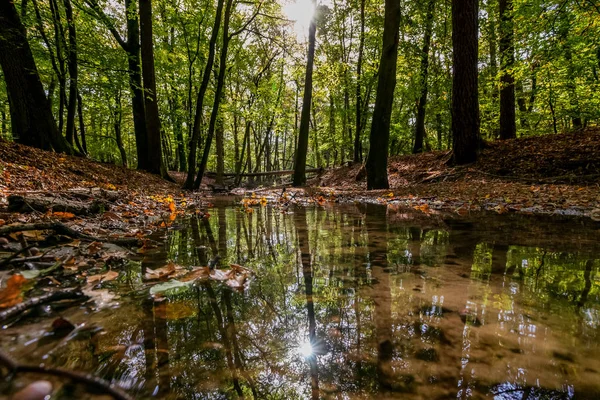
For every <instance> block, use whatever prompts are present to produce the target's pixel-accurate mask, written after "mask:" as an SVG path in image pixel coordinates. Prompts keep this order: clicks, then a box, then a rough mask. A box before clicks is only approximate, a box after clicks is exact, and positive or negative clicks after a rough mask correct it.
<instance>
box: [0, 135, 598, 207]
mask: <svg viewBox="0 0 600 400" xmlns="http://www.w3.org/2000/svg"><path fill="white" fill-rule="evenodd" d="M450 156H451V154H450V152H448V151H436V152H429V153H425V154H420V155H408V156H396V157H392V158H391V159H390V162H389V169H388V172H389V181H390V190H383V191H366V190H365V189H366V180H365V177H364V169H362V166H361V165H353V166H345V167H339V168H335V169H330V170H327V171H326V172H325V173H324V174H322V175H321V176H319V177H317V178H315V179H313V180H312V181H311V182H310V184H311V186H312V187H311V188H309V189H308V190H306V191H303V190H300V191H298V190H290V191H289V192H290V193H291V192H295V193H297V195H296V197H295V198H297V199H300V198H305V199H309V200H310V199H319V196H322V198H325V199H328V201H329V200H331V199H335V201H342V200H350V201H378V202H382V203H388V204H400V205H403V206H409V207H416V208H419V209H422V210H424V211H427V210H428V209H445V210H450V211H456V212H457V213H459V214H461V213H464V212H470V211H472V210H480V209H484V210H493V211H495V212H498V213H504V212H508V211H518V212H522V213H532V214H548V213H549V214H567V215H579V216H582V215H583V216H591V217H593V218H600V129H598V128H596V129H588V130H587V131H586V132H579V133H571V134H562V135H554V136H543V137H532V138H526V139H515V140H507V141H502V142H500V141H498V142H494V143H489V144H486V146H485V149H484V150H483V151H482V154H481V157H480V160H479V161H478V162H477V163H475V164H472V165H467V166H459V167H452V166H449V162H448V161H449V158H450ZM361 169H362V170H361ZM357 175H358V176H359V178H360V179H358V180H357ZM361 175H362V176H361ZM171 176H172V177H173V178H174V179H175V180H176V181H177V182H176V183H171V182H167V181H165V180H162V179H160V178H159V177H157V176H155V175H151V174H147V173H143V172H139V171H135V170H130V169H127V168H123V167H119V166H115V165H111V164H103V163H99V162H95V161H91V160H88V159H84V158H80V157H73V156H65V155H61V154H56V153H51V152H46V151H42V150H38V149H34V148H30V147H26V146H21V145H18V144H14V143H9V142H6V141H2V140H0V197H4V199H5V198H6V197H5V196H7V195H9V194H11V193H15V192H19V191H46V192H53V191H61V190H65V189H69V188H75V187H100V188H104V189H113V190H114V189H116V190H122V191H126V192H129V193H132V192H134V193H144V194H147V195H150V194H162V195H177V194H179V193H180V192H181V183H182V181H183V179H184V174H182V173H172V174H171ZM204 183H205V184H206V183H209V182H206V181H205V182H204ZM205 193H206V192H205ZM239 193H241V194H243V193H245V192H244V191H240V192H239ZM277 193H278V192H275V191H272V193H271V196H276V195H277ZM264 194H265V195H267V194H268V193H264ZM319 202H321V200H319Z"/></svg>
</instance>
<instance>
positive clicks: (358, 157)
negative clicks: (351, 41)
mask: <svg viewBox="0 0 600 400" xmlns="http://www.w3.org/2000/svg"><path fill="white" fill-rule="evenodd" d="M365 1H366V0H361V1H360V39H359V45H358V60H357V62H356V127H355V132H354V162H355V163H359V162H362V141H361V135H362V131H363V124H362V119H363V115H362V114H363V110H362V101H363V100H362V90H361V79H362V62H363V52H364V49H365Z"/></svg>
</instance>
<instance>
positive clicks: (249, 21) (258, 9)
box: [229, 0, 264, 39]
mask: <svg viewBox="0 0 600 400" xmlns="http://www.w3.org/2000/svg"><path fill="white" fill-rule="evenodd" d="M263 2H264V0H263V1H261V2H260V3H259V4H258V7H256V11H255V12H254V14H253V15H252V17H250V19H249V20H248V21H246V23H245V24H244V25H242V27H241V28H240V29H238V30H237V31H235V32H233V33H232V34H231V35H229V39H231V38H233V37H234V36H237V35H239V34H240V33H242V32H244V31H245V30H246V28H247V27H248V25H250V24H251V23H252V21H254V19H256V17H257V16H258V14H259V13H260V8H261V7H262V5H263Z"/></svg>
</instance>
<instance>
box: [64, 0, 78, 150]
mask: <svg viewBox="0 0 600 400" xmlns="http://www.w3.org/2000/svg"><path fill="white" fill-rule="evenodd" d="M63 4H64V6H65V15H66V18H67V29H68V33H69V46H68V57H67V67H68V69H69V101H68V103H67V130H66V137H67V142H69V143H70V144H71V145H73V136H74V135H75V114H76V112H77V93H78V89H77V81H78V71H77V31H76V30H75V21H74V20H73V8H72V7H71V1H70V0H63ZM69 139H70V140H69Z"/></svg>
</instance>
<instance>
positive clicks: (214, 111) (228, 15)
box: [194, 0, 233, 189]
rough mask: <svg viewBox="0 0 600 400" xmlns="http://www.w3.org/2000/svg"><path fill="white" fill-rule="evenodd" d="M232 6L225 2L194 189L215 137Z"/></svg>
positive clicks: (225, 66)
mask: <svg viewBox="0 0 600 400" xmlns="http://www.w3.org/2000/svg"><path fill="white" fill-rule="evenodd" d="M232 6H233V0H227V4H226V5H225V17H224V24H223V45H222V47H221V55H220V58H219V74H218V75H217V88H216V90H215V99H214V101H213V108H212V112H211V114H210V122H209V123H208V133H207V135H206V143H205V144H204V150H203V153H202V160H200V166H199V167H198V175H197V176H196V180H195V181H194V189H198V188H199V187H200V184H201V183H202V177H203V176H204V172H205V171H206V166H207V165H208V155H209V154H210V147H211V145H212V140H213V137H214V135H215V128H216V124H217V118H218V117H219V106H220V104H221V98H222V94H223V84H224V83H225V71H226V69H227V51H228V50H229V41H230V40H231V36H229V20H230V19H231V8H232Z"/></svg>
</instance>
